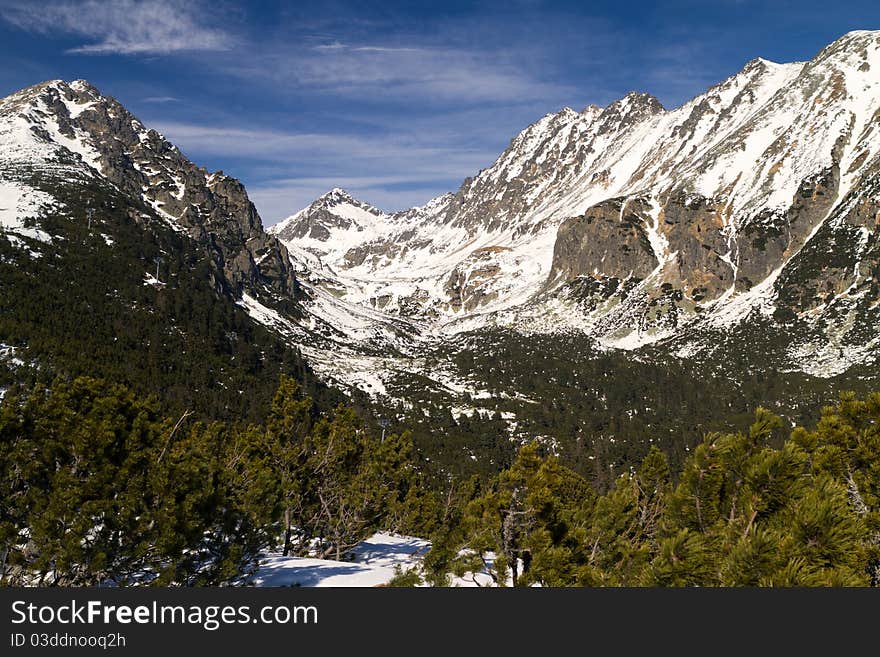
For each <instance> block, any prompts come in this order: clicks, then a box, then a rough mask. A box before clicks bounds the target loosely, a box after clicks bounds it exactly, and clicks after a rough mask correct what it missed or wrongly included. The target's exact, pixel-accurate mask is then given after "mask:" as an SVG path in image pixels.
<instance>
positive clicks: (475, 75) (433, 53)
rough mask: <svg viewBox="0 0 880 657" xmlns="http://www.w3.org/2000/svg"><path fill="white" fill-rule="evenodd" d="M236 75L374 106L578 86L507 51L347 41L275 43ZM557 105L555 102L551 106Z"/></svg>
mask: <svg viewBox="0 0 880 657" xmlns="http://www.w3.org/2000/svg"><path fill="white" fill-rule="evenodd" d="M225 68H226V71H227V72H228V73H231V74H234V75H237V76H238V77H241V78H243V79H247V80H249V81H251V82H252V81H255V80H267V81H269V82H271V83H272V84H273V85H276V86H280V87H282V88H288V89H299V90H305V91H311V92H315V93H322V94H328V93H331V94H335V95H341V96H346V97H349V98H351V97H359V98H360V99H362V100H365V101H367V102H370V101H373V102H375V101H382V102H390V101H400V100H402V99H409V100H414V101H424V100H442V101H447V100H448V101H454V102H455V103H457V104H461V103H484V102H509V101H519V100H522V99H524V98H525V99H534V98H541V97H543V98H549V99H555V98H560V97H562V96H564V95H566V94H568V93H570V92H571V91H572V89H571V88H570V87H567V86H564V85H560V84H558V83H555V82H551V81H547V80H544V79H540V78H539V77H537V76H535V75H534V73H532V72H530V71H527V70H524V69H523V67H521V66H518V65H516V64H515V63H513V62H512V61H509V60H508V59H507V58H506V57H505V53H504V52H503V51H500V50H488V51H481V50H469V49H461V48H453V47H409V46H397V45H394V46H391V45H382V44H347V43H341V42H339V41H333V42H331V43H326V44H320V45H315V46H312V47H309V48H301V47H298V48H295V49H290V48H279V47H277V46H273V47H272V48H267V49H265V50H263V51H259V50H257V51H255V52H254V53H251V54H249V59H248V60H246V61H242V60H241V59H240V58H237V59H230V60H229V61H227V62H226V63H225ZM551 102H552V101H551Z"/></svg>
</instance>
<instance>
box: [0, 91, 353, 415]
mask: <svg viewBox="0 0 880 657" xmlns="http://www.w3.org/2000/svg"><path fill="white" fill-rule="evenodd" d="M248 294H249V295H250V296H251V297H254V298H256V297H259V296H263V297H271V298H273V299H278V301H277V303H279V304H281V305H283V307H284V308H285V311H286V312H287V313H288V315H290V316H297V315H298V313H299V312H300V310H299V305H298V304H299V302H298V297H299V295H300V292H299V290H298V283H297V280H296V276H295V273H294V272H293V270H292V268H291V265H290V259H289V256H288V253H287V250H286V249H285V247H284V246H283V245H282V244H281V243H280V242H279V241H278V240H277V239H276V238H274V237H272V236H271V235H268V234H267V233H266V232H265V231H264V230H263V228H262V224H261V221H260V218H259V215H258V214H257V211H256V209H255V208H254V206H253V204H252V203H251V202H250V200H249V199H248V197H247V194H246V192H245V189H244V187H243V185H242V184H241V183H240V182H239V181H237V180H235V179H234V178H231V177H229V176H226V175H224V174H223V173H222V172H216V173H211V174H209V173H208V172H207V171H205V170H204V169H202V168H199V167H196V166H195V165H194V164H192V163H191V162H190V161H189V160H188V159H187V158H186V157H185V156H184V155H183V154H182V153H181V152H180V150H179V149H177V148H176V147H175V146H174V145H173V144H171V143H169V142H168V141H167V140H165V139H164V138H163V137H162V136H161V135H160V134H158V133H157V132H156V131H154V130H149V129H147V128H146V127H145V126H144V125H143V124H142V123H141V122H140V121H139V120H138V119H137V118H136V117H134V116H133V115H132V114H130V113H129V112H128V111H127V110H126V109H125V108H124V107H123V106H122V105H120V104H119V103H118V102H117V101H116V100H114V99H113V98H111V97H108V96H103V95H101V94H100V92H99V91H98V90H97V89H95V88H94V87H93V86H91V85H90V84H89V83H88V82H86V81H83V80H77V81H75V82H71V83H66V82H63V81H60V80H55V81H50V82H45V83H42V84H38V85H35V86H33V87H29V88H27V89H24V90H22V91H19V92H17V93H15V94H12V95H11V96H9V97H7V98H5V99H3V100H2V101H0V307H2V312H0V390H4V389H5V388H6V387H8V386H10V385H14V384H28V383H30V382H33V381H35V380H40V379H42V380H51V379H52V378H53V377H55V376H58V375H61V376H75V375H79V374H88V375H90V376H104V377H107V378H110V379H111V380H114V381H118V382H122V383H127V384H129V385H132V386H133V387H134V388H135V389H136V390H138V391H140V392H144V393H149V394H156V395H158V396H159V397H160V399H161V400H162V402H163V403H166V404H168V405H170V406H172V407H175V408H179V409H180V410H184V409H194V410H198V411H199V412H201V414H202V415H203V416H204V417H208V418H214V417H240V418H252V419H259V418H260V417H261V416H262V414H264V413H265V409H266V408H267V406H268V402H269V399H270V398H271V395H272V393H273V392H274V389H275V387H276V386H277V384H278V375H279V373H281V372H286V373H288V374H291V375H293V376H295V377H296V378H297V379H298V380H299V381H301V382H302V384H303V385H304V386H305V388H306V389H307V390H308V391H309V392H312V393H313V394H315V395H316V396H317V397H319V398H323V397H327V396H328V395H329V397H328V400H330V401H328V403H335V402H332V400H338V399H340V398H341V396H339V395H334V394H332V393H330V391H328V390H327V389H326V388H325V387H324V386H323V385H322V384H320V383H319V382H317V380H316V379H315V377H314V376H313V375H312V373H311V370H310V369H309V368H308V366H307V364H306V363H305V362H304V360H303V358H302V356H301V354H300V352H299V350H298V349H297V348H296V346H295V345H292V344H290V343H289V342H288V341H286V340H284V339H282V338H281V337H279V336H278V335H277V334H275V333H273V332H272V331H269V330H268V329H266V328H265V327H263V326H262V325H261V324H258V323H256V322H254V321H253V320H252V319H251V318H250V317H249V316H248V314H247V313H246V312H245V310H243V309H242V308H241V306H240V305H239V304H240V303H241V300H242V298H243V297H244V296H246V295H248Z"/></svg>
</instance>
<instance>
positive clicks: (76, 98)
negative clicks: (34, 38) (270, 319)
mask: <svg viewBox="0 0 880 657" xmlns="http://www.w3.org/2000/svg"><path fill="white" fill-rule="evenodd" d="M54 182H60V183H63V184H65V185H70V184H71V183H76V184H80V185H82V186H83V187H84V188H88V186H89V185H96V184H97V185H109V186H111V187H112V188H113V189H115V190H117V191H119V192H121V193H123V194H125V195H126V196H127V197H128V198H130V199H134V200H135V201H138V202H140V203H141V204H142V205H143V209H144V212H145V214H144V215H143V217H142V219H144V220H149V219H158V220H160V221H162V222H164V223H165V224H166V225H168V226H170V227H171V228H172V229H174V230H176V231H178V232H180V233H182V234H185V235H187V236H189V237H190V238H192V239H193V240H196V241H198V242H199V243H201V244H203V245H204V246H205V247H206V248H208V249H209V250H210V251H211V252H212V254H213V258H214V261H215V264H216V268H217V272H218V276H217V280H216V281H215V284H216V285H229V286H230V287H231V288H232V289H233V290H234V291H237V292H239V293H240V291H241V290H242V289H244V288H248V287H253V286H256V285H267V286H269V287H270V288H272V289H274V290H276V291H277V292H278V293H283V294H287V295H293V294H294V291H295V287H296V283H295V277H294V276H293V272H292V271H291V269H290V265H289V261H288V255H287V251H286V249H285V248H284V247H283V246H281V245H280V244H279V243H278V241H277V240H276V239H275V238H273V237H271V236H269V235H267V234H266V233H265V232H264V231H263V228H262V223H261V221H260V218H259V216H258V214H257V211H256V209H255V208H254V206H253V204H252V203H251V202H250V200H249V199H248V197H247V194H246V192H245V190H244V186H243V185H242V184H241V183H240V182H239V181H237V180H235V179H234V178H230V177H229V176H226V175H224V174H223V172H222V171H218V172H216V173H210V174H209V173H208V172H207V171H206V170H205V169H203V168H199V167H196V166H195V165H194V164H193V163H192V162H190V161H189V160H188V159H187V158H186V157H185V156H184V155H183V154H182V153H181V152H180V151H179V150H178V149H177V147H175V146H174V145H173V144H171V143H170V142H168V141H167V140H166V139H165V138H164V137H162V135H160V134H159V133H157V132H156V131H155V130H150V129H147V128H146V127H145V126H144V125H143V124H142V123H141V122H140V121H139V120H138V119H137V118H136V117H134V116H133V115H132V114H130V113H129V112H128V111H127V110H126V109H125V108H124V107H123V106H122V105H120V104H119V103H118V102H117V101H116V100H114V99H113V98H111V97H109V96H102V95H101V94H100V92H99V91H98V90H97V89H95V88H94V87H93V86H92V85H90V84H89V83H88V82H86V81H85V80H76V81H74V82H71V83H66V82H64V81H62V80H53V81H49V82H44V83H42V84H38V85H35V86H33V87H28V88H27V89H23V90H22V91H19V92H17V93H15V94H12V95H11V96H8V97H7V98H5V99H3V100H2V101H0V208H2V209H0V222H2V228H3V230H4V231H5V232H6V233H7V234H9V235H13V236H14V235H18V236H20V237H29V238H37V240H38V241H39V239H44V240H45V239H49V238H48V236H47V235H46V234H45V233H42V232H40V231H39V229H35V228H29V227H27V226H25V223H26V222H25V221H24V219H25V218H27V217H34V216H38V215H39V214H40V213H41V210H45V209H47V208H53V207H54V208H55V209H56V210H59V209H61V208H59V207H58V204H59V201H58V199H55V198H53V197H52V195H51V194H49V193H47V192H45V191H43V190H42V189H41V188H46V187H51V186H52V184H53V183H54ZM84 194H85V191H84ZM94 209H95V210H98V208H94ZM20 237H19V239H20ZM30 248H36V247H35V245H34V244H33V241H31V247H30Z"/></svg>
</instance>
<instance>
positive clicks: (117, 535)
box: [0, 375, 880, 586]
mask: <svg viewBox="0 0 880 657" xmlns="http://www.w3.org/2000/svg"><path fill="white" fill-rule="evenodd" d="M878 427H880V394H872V395H868V396H867V397H865V398H857V397H856V396H855V395H853V394H848V395H844V396H842V397H841V400H840V402H839V403H838V404H837V405H835V406H832V407H827V408H825V409H823V411H822V413H821V417H820V418H819V419H818V421H817V423H816V425H815V427H813V428H804V427H796V428H794V429H789V428H786V426H785V425H784V424H783V422H782V421H781V420H780V418H778V417H777V416H775V415H773V414H772V413H770V412H769V411H767V410H765V409H759V410H758V411H757V412H756V415H755V418H754V421H753V423H752V424H751V426H750V427H749V428H748V429H747V430H745V431H738V432H733V433H729V432H713V433H709V434H707V435H706V436H705V437H704V439H703V440H702V442H700V443H699V444H698V445H697V446H696V447H695V448H694V449H693V450H692V451H690V452H689V454H688V456H687V457H686V458H685V460H684V462H683V465H682V466H681V467H680V468H673V467H671V466H670V461H669V459H668V458H667V456H666V454H665V453H664V452H663V451H662V450H660V449H659V448H657V447H656V446H655V447H652V448H651V449H650V450H649V451H648V453H647V455H646V456H645V457H644V458H643V459H642V460H641V461H640V462H639V463H638V464H636V465H634V466H633V467H632V468H630V469H629V470H628V471H627V472H625V473H623V474H621V475H619V476H617V477H616V479H615V480H614V482H613V484H612V485H611V486H610V487H609V488H608V489H607V490H599V489H597V488H596V487H595V486H594V485H593V484H592V483H591V482H590V481H589V480H588V479H587V478H586V477H585V476H584V475H582V474H579V473H578V472H576V471H575V470H573V469H571V468H570V467H568V466H566V465H565V464H564V463H563V462H562V461H561V460H560V458H559V457H558V456H556V455H554V454H552V453H549V452H548V449H547V447H546V446H542V444H540V443H538V442H532V443H528V444H525V445H523V446H522V447H521V448H520V449H519V450H518V451H517V452H516V456H515V458H514V459H513V461H512V463H511V464H510V465H509V466H508V467H505V468H503V469H502V470H501V471H500V472H498V473H497V474H495V475H485V476H481V475H470V476H467V475H453V474H449V475H448V476H446V477H437V476H436V475H431V476H430V477H429V476H428V475H427V474H426V472H427V471H428V469H426V468H425V467H424V457H423V456H422V455H420V453H419V450H418V449H417V448H416V447H415V446H414V444H413V440H412V438H411V436H410V435H408V434H407V433H400V434H391V435H388V436H384V437H383V436H381V435H379V436H377V435H376V433H375V432H373V431H371V430H369V429H368V428H367V426H366V425H365V424H364V421H363V420H362V419H360V418H359V416H358V415H357V414H356V413H355V412H354V411H353V410H352V409H351V408H349V407H346V406H344V405H339V406H337V407H335V408H332V409H329V410H323V411H322V410H319V408H318V407H317V406H316V405H315V403H314V402H313V401H312V399H311V398H310V397H308V396H307V395H305V394H304V393H303V391H302V390H301V388H300V387H299V385H298V384H297V383H296V382H295V381H294V380H293V379H291V378H289V377H286V376H283V375H282V376H281V378H280V383H279V386H278V389H277V391H276V393H275V395H274V398H273V400H272V403H271V407H270V409H269V412H268V415H267V417H266V419H265V421H264V422H262V423H259V424H253V423H249V424H246V423H240V422H226V421H205V420H202V419H198V417H197V416H196V415H193V414H191V413H188V412H185V413H182V414H180V415H170V414H168V413H167V412H165V411H163V406H162V405H161V403H160V401H159V400H158V398H156V397H148V398H143V397H141V396H139V395H138V394H137V393H135V392H134V391H133V390H132V389H130V388H128V387H126V386H123V385H119V384H114V383H110V382H107V381H104V380H100V379H94V378H88V377H79V378H75V379H71V380H67V379H61V378H59V379H57V380H55V381H54V382H52V383H51V384H50V385H42V384H37V385H35V386H34V387H33V388H31V389H30V390H28V391H24V392H23V391H18V392H16V393H15V394H9V395H7V397H6V398H5V399H4V400H3V402H2V404H0V582H2V583H3V584H10V585H43V586H48V585H68V586H81V585H98V584H106V583H115V584H117V585H144V584H154V585H214V584H246V583H247V581H248V578H249V576H250V575H251V574H252V573H253V572H254V571H255V569H256V568H257V566H258V564H259V560H260V556H261V555H262V554H264V553H265V552H266V551H269V550H277V551H280V552H282V553H283V554H287V555H310V556H317V557H321V558H332V559H345V558H346V556H347V554H348V553H349V551H350V550H351V549H352V548H353V547H354V546H355V545H357V544H358V543H359V542H360V541H362V540H363V539H364V538H366V537H368V536H370V535H371V534H372V533H373V532H375V531H377V530H380V529H384V530H388V531H397V532H401V533H407V534H412V535H416V536H421V537H424V538H428V539H430V541H431V543H432V549H431V551H430V552H429V553H428V555H427V556H426V557H425V560H424V562H423V564H422V566H421V568H420V569H419V570H418V571H413V572H410V573H408V574H406V575H405V576H402V577H401V578H399V579H398V580H397V581H396V582H395V583H397V584H405V583H409V584H414V583H426V584H432V585H448V584H450V582H451V579H450V578H451V576H453V575H457V576H459V577H472V576H473V574H474V573H478V572H479V573H482V574H483V576H484V577H485V576H488V577H489V578H490V579H491V580H492V581H493V583H496V584H499V585H534V584H538V585H542V586H759V585H772V586H818V585H822V586H869V585H870V586H877V585H880V429H878Z"/></svg>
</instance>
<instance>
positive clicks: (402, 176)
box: [152, 122, 498, 224]
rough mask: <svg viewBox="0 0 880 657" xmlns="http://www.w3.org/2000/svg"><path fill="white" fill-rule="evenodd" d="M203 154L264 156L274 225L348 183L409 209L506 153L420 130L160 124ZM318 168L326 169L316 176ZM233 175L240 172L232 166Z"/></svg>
mask: <svg viewBox="0 0 880 657" xmlns="http://www.w3.org/2000/svg"><path fill="white" fill-rule="evenodd" d="M152 125H153V127H155V128H156V129H157V130H159V131H160V132H161V133H162V134H164V135H165V136H166V137H167V138H168V139H170V140H171V141H172V142H174V143H175V144H177V145H178V146H179V147H180V148H181V149H182V150H183V151H184V152H185V153H187V154H188V155H189V156H191V157H193V158H194V159H195V160H200V159H205V158H208V157H210V158H212V159H221V160H224V161H229V159H230V158H236V159H237V160H238V161H241V160H247V159H251V160H253V161H254V162H259V163H260V165H259V167H258V168H257V169H255V170H252V171H251V176H250V177H249V180H247V183H248V192H249V194H250V195H251V198H252V199H253V200H254V203H255V204H256V205H257V208H258V209H259V210H260V214H261V215H262V217H263V219H264V220H265V222H266V223H267V224H270V223H274V222H275V221H277V220H279V219H282V218H284V217H286V216H288V215H290V214H292V213H293V212H295V211H296V210H299V209H300V208H302V207H304V206H306V205H308V204H309V203H310V202H311V201H313V200H314V199H315V198H316V197H317V196H319V195H320V194H323V193H324V192H326V191H327V190H328V189H330V188H332V187H344V188H345V189H348V190H349V191H350V192H352V193H354V194H356V195H360V196H361V197H362V198H363V199H364V200H366V201H369V202H370V203H373V204H375V205H377V206H380V207H384V208H386V209H401V208H403V207H409V206H410V205H415V204H419V203H423V202H425V201H427V200H428V199H429V198H431V197H433V196H436V195H438V194H440V193H443V192H446V191H451V190H454V189H456V188H457V187H458V185H459V184H460V183H461V181H462V180H463V179H464V178H465V177H466V176H468V175H472V174H473V173H475V172H476V171H478V170H479V169H480V168H481V167H484V166H487V165H489V164H490V163H491V162H492V161H493V160H494V159H495V157H497V155H498V152H497V151H495V150H489V149H476V148H467V147H463V146H461V145H460V144H450V143H448V140H444V139H443V138H442V137H441V135H438V134H433V133H430V132H427V131H426V132H420V133H419V134H418V135H413V134H335V133H334V134H331V133H295V132H284V131H280V130H260V129H238V128H235V127H231V126H206V125H197V124H188V123H169V122H164V123H163V122H158V123H154V124H152ZM315 171H320V172H321V174H320V175H318V176H316V175H315V174H314V172H315ZM230 173H232V174H233V175H234V174H235V172H234V171H231V172H230Z"/></svg>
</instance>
